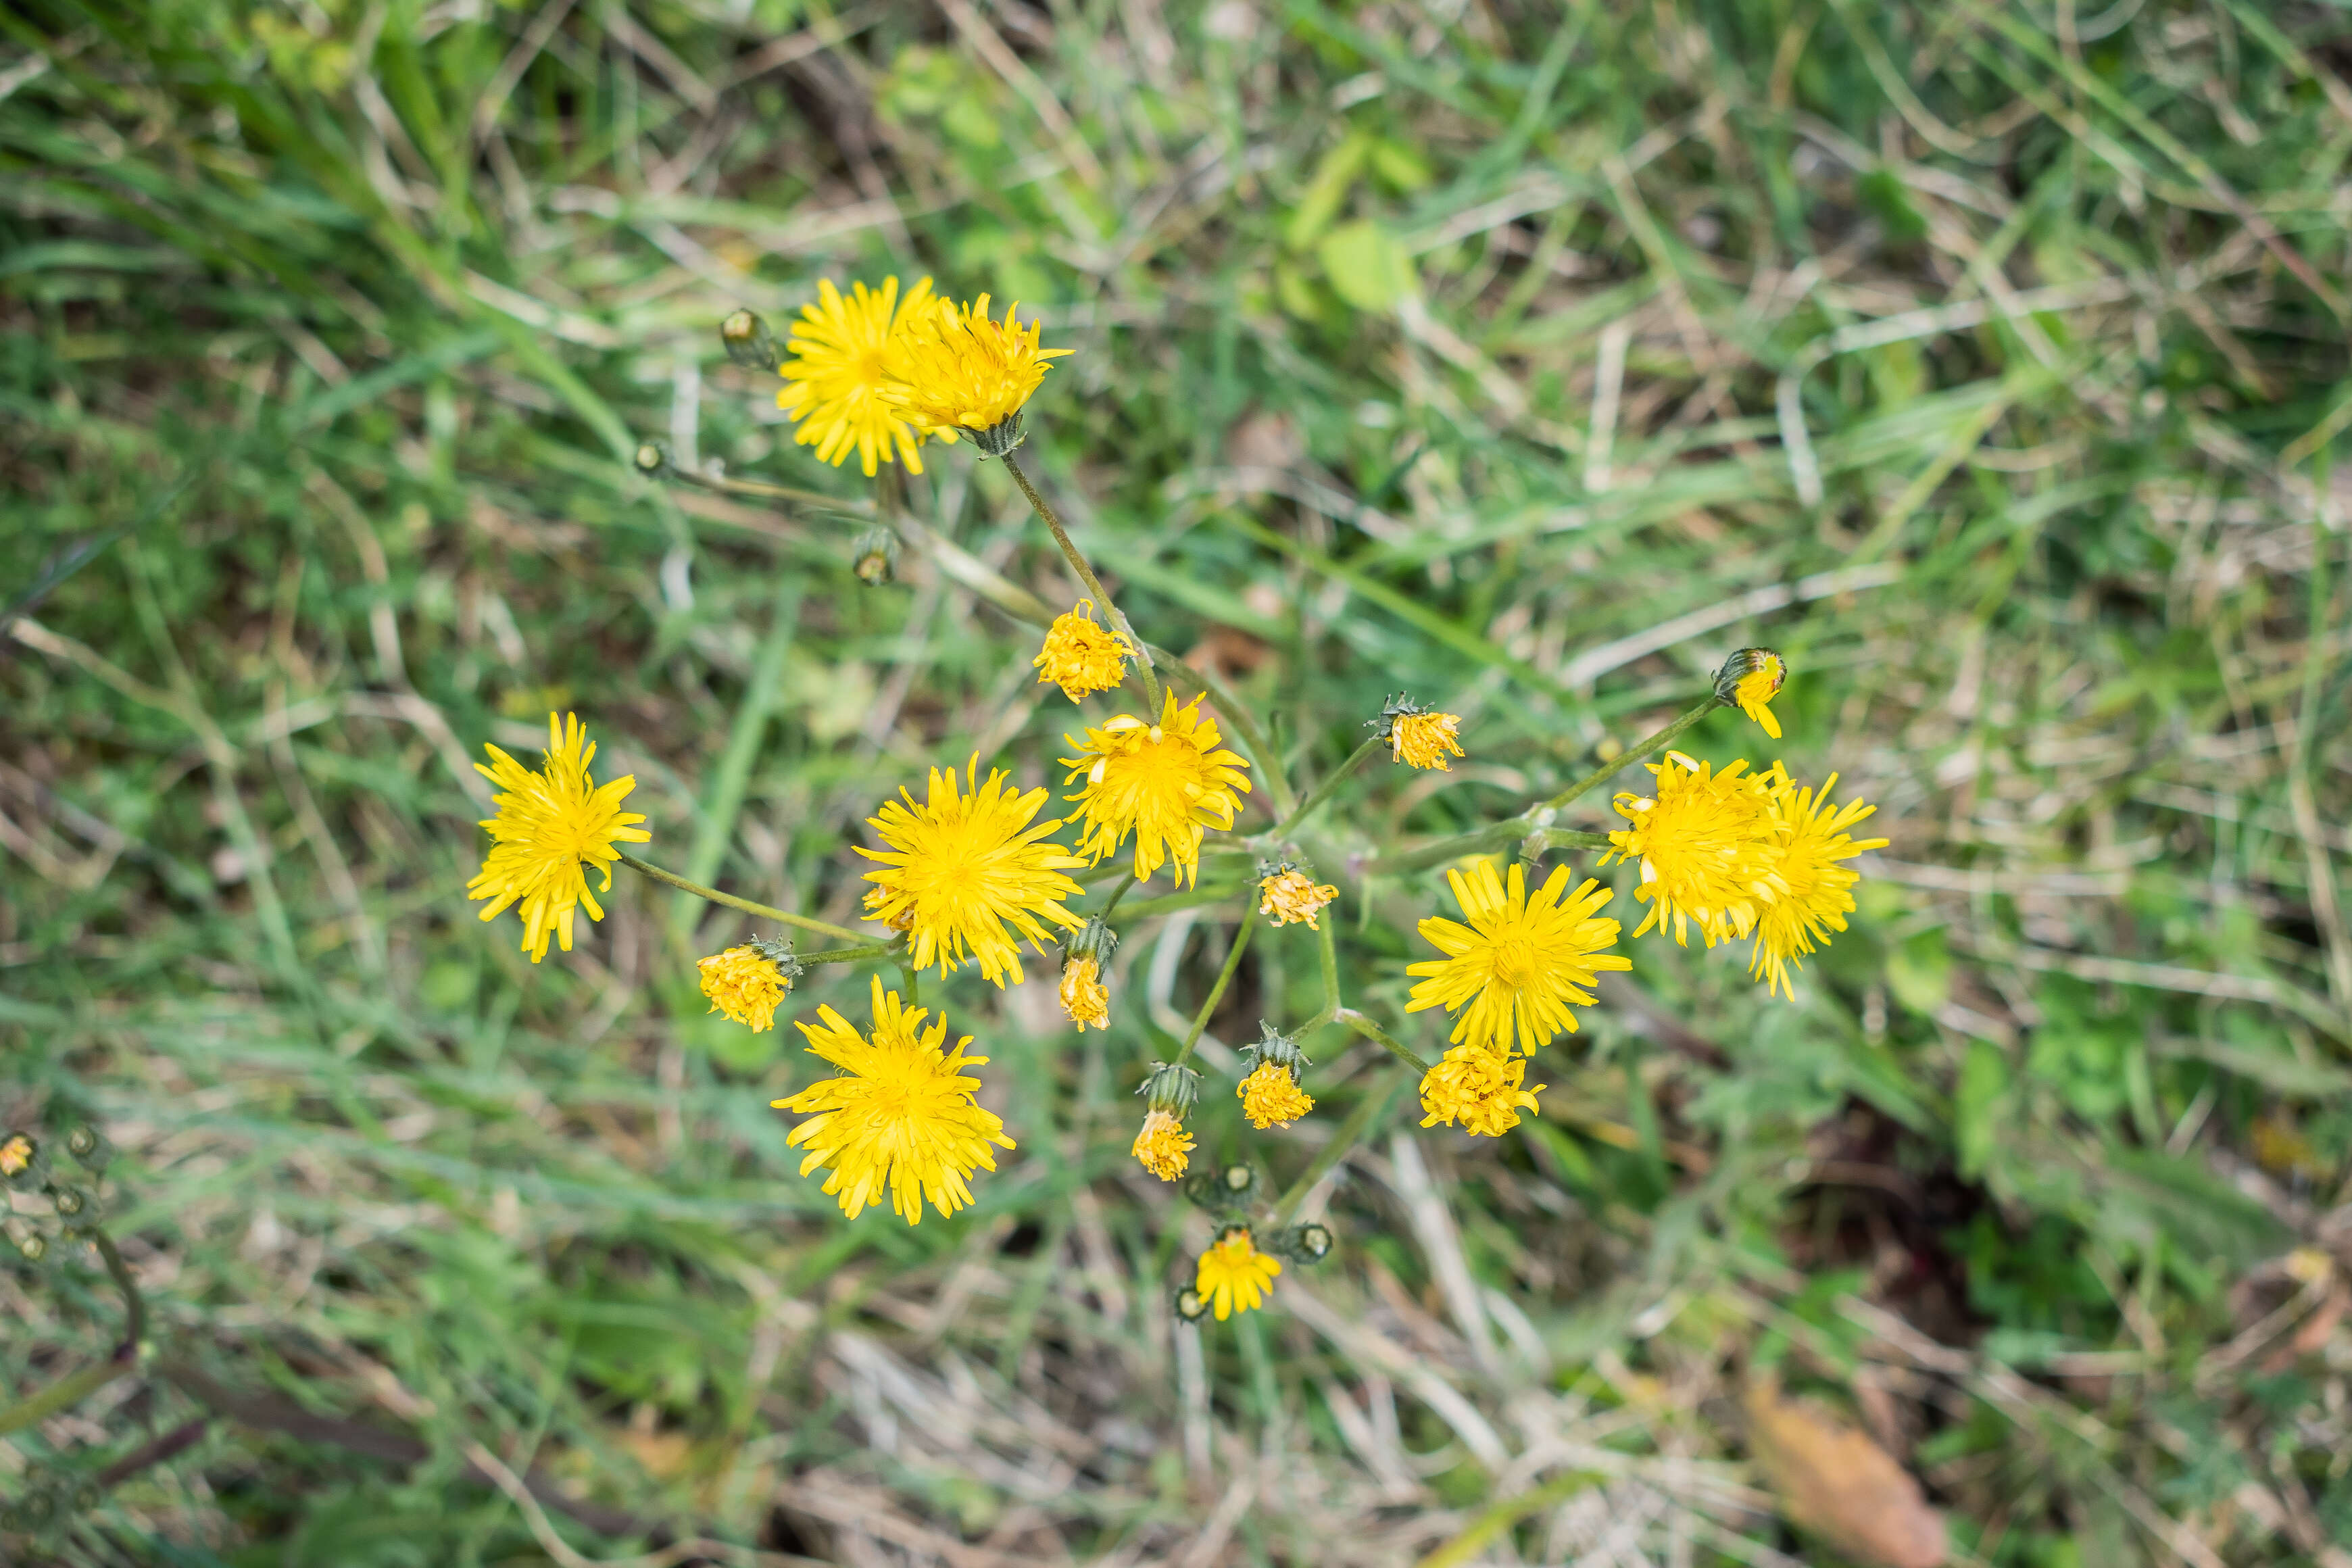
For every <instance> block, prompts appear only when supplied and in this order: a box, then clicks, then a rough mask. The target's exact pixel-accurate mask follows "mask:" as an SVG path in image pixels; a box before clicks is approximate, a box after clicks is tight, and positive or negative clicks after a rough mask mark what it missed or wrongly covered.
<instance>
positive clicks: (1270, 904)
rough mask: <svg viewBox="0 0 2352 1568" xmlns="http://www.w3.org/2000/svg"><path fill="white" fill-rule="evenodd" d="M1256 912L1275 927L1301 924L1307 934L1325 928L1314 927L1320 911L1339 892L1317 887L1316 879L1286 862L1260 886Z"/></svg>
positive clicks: (1327, 885)
mask: <svg viewBox="0 0 2352 1568" xmlns="http://www.w3.org/2000/svg"><path fill="white" fill-rule="evenodd" d="M1257 895H1258V898H1257V912H1258V913H1260V914H1262V915H1265V917H1266V918H1268V919H1269V920H1271V921H1274V923H1275V924H1276V925H1278V926H1286V925H1297V924H1300V923H1302V922H1304V924H1305V925H1306V927H1307V930H1308V931H1320V930H1322V929H1323V928H1322V927H1321V926H1319V925H1318V924H1316V923H1315V917H1316V913H1317V911H1318V910H1321V909H1322V908H1323V906H1324V905H1326V904H1328V903H1329V902H1330V901H1331V900H1334V899H1336V898H1338V897H1339V889H1337V888H1335V887H1332V886H1330V885H1329V884H1328V883H1327V884H1325V885H1324V886H1322V887H1318V886H1316V885H1315V879H1313V878H1312V877H1308V876H1305V875H1303V874H1302V873H1300V872H1298V871H1297V870H1295V869H1293V868H1291V866H1290V865H1289V864H1288V863H1287V862H1286V863H1285V864H1284V865H1283V866H1282V867H1281V868H1278V869H1277V870H1276V871H1275V872H1274V873H1273V874H1272V875H1270V876H1267V877H1265V878H1264V879H1261V880H1260V881H1259V882H1258V885H1257Z"/></svg>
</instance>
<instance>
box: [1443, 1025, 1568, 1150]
mask: <svg viewBox="0 0 2352 1568" xmlns="http://www.w3.org/2000/svg"><path fill="white" fill-rule="evenodd" d="M1527 1071H1528V1064H1527V1060H1526V1058H1522V1057H1516V1056H1513V1055H1511V1054H1510V1053H1509V1052H1507V1051H1497V1050H1493V1049H1490V1048H1488V1047H1485V1046H1476V1045H1461V1046H1455V1047H1454V1048H1453V1049H1452V1050H1449V1051H1447V1052H1446V1053H1445V1056H1444V1058H1443V1059H1442V1060H1440V1061H1439V1062H1438V1063H1437V1064H1436V1065H1435V1066H1434V1067H1432V1068H1430V1069H1429V1070H1428V1071H1427V1072H1426V1073H1423V1075H1422V1079H1421V1109H1422V1110H1423V1119H1422V1123H1421V1124H1422V1125H1423V1127H1434V1126H1436V1125H1437V1124H1438V1123H1439V1122H1441V1121H1442V1122H1444V1123H1446V1124H1447V1125H1449V1126H1450V1125H1452V1124H1453V1123H1454V1122H1456V1121H1459V1122H1460V1123H1461V1124H1462V1128H1463V1131H1465V1132H1471V1133H1475V1134H1476V1135H1477V1136H1479V1137H1482V1138H1500V1137H1501V1136H1502V1135H1503V1134H1504V1133H1506V1132H1508V1131H1510V1130H1511V1129H1512V1128H1514V1127H1517V1125H1518V1124H1519V1112H1520V1111H1521V1110H1535V1109H1536V1096H1537V1095H1538V1094H1540V1093H1542V1092H1543V1091H1544V1089H1546V1088H1548V1087H1549V1086H1548V1085H1545V1084H1540V1083H1539V1084H1538V1085H1536V1086H1535V1088H1533V1089H1522V1088H1520V1087H1519V1085H1520V1083H1521V1081H1522V1080H1523V1079H1525V1078H1526V1077H1527Z"/></svg>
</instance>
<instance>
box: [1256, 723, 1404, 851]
mask: <svg viewBox="0 0 2352 1568" xmlns="http://www.w3.org/2000/svg"><path fill="white" fill-rule="evenodd" d="M1382 744H1383V742H1381V738H1380V737H1379V736H1378V735H1374V736H1373V737H1372V738H1371V739H1370V740H1369V741H1366V742H1364V743H1363V744H1362V745H1360V746H1358V747H1357V748H1356V749H1355V750H1354V751H1353V752H1349V754H1348V760H1347V761H1346V762H1344V763H1340V764H1339V766H1338V767H1337V768H1335V769H1333V770H1332V771H1331V773H1329V774H1328V775H1327V776H1326V777H1325V778H1324V780H1323V782H1322V783H1320V784H1317V785H1316V786H1315V787H1314V789H1312V790H1310V791H1309V792H1308V793H1307V798H1306V799H1305V800H1302V801H1300V802H1299V803H1298V807H1297V810H1295V811H1293V812H1291V813H1290V815H1289V816H1286V817H1284V818H1283V820H1282V826H1279V827H1276V829H1275V830H1274V831H1273V832H1272V833H1270V834H1268V835H1267V837H1270V838H1280V837H1284V836H1285V835H1286V834H1288V833H1290V832H1292V831H1293V830H1294V829H1296V828H1297V826H1298V825H1299V824H1300V823H1302V822H1304V821H1306V820H1307V814H1308V813H1310V812H1312V811H1313V810H1314V809H1315V808H1316V807H1317V806H1318V805H1322V804H1323V803H1324V802H1325V801H1327V800H1328V799H1330V798H1331V793H1332V792H1333V791H1334V790H1336V789H1338V788H1339V786H1340V785H1341V784H1345V783H1347V782H1348V778H1349V774H1351V773H1354V772H1355V771H1356V770H1357V769H1358V768H1360V767H1362V766H1363V765H1364V764H1365V763H1368V762H1370V761H1371V759H1372V753H1373V752H1377V751H1379V750H1380V749H1381V745H1382Z"/></svg>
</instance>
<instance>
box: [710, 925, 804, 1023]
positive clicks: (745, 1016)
mask: <svg viewBox="0 0 2352 1568" xmlns="http://www.w3.org/2000/svg"><path fill="white" fill-rule="evenodd" d="M695 967H696V968H697V969H698V970H700V971H701V972H702V994H704V995H705V996H708V997H709V998H710V1010H711V1011H712V1012H714V1013H724V1014H726V1015H727V1016H729V1017H730V1018H732V1019H734V1020H735V1021H736V1022H737V1023H739V1024H741V1025H743V1026H746V1027H747V1028H750V1029H751V1030H752V1031H753V1032H754V1033H757V1032H759V1031H761V1030H764V1029H772V1028H774V1027H775V1026H776V1005H777V1004H778V1003H780V1002H782V1000H783V999H784V997H785V995H786V994H789V993H790V992H791V990H792V988H793V976H792V974H791V973H787V972H786V970H785V968H784V966H783V965H782V964H780V963H777V962H776V961H775V960H774V959H772V958H771V957H769V956H768V954H767V953H765V952H761V950H760V949H759V947H757V946H755V945H751V944H746V945H744V946H742V947H730V948H729V949H728V950H727V951H726V952H719V953H713V954H712V955H711V956H709V958H706V959H703V960H701V961H699V962H698V963H697V964H696V965H695ZM794 967H795V968H797V967H798V966H797V965H795V966H794Z"/></svg>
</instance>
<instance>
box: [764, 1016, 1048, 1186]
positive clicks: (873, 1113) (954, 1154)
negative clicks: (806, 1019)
mask: <svg viewBox="0 0 2352 1568" xmlns="http://www.w3.org/2000/svg"><path fill="white" fill-rule="evenodd" d="M873 1004H874V1033H873V1037H871V1038H870V1039H869V1038H867V1037H865V1036H862V1035H860V1034H859V1033H858V1032H857V1031H856V1029H855V1028H854V1027H852V1026H850V1023H849V1021H848V1020H847V1019H846V1018H844V1017H843V1016H841V1015H840V1014H838V1013H836V1012H835V1011H834V1010H833V1009H832V1008H830V1007H820V1008H818V1009H817V1022H818V1027H816V1028H814V1029H812V1028H810V1027H809V1026H807V1025H806V1024H801V1023H795V1024H794V1025H793V1027H794V1028H796V1029H798V1030H799V1031H800V1032H801V1033H802V1034H803V1035H806V1036H807V1037H808V1040H809V1047H808V1048H809V1050H810V1052H811V1053H812V1054H813V1055H815V1056H819V1057H823V1058H824V1059H825V1060H826V1061H829V1062H831V1063H832V1064H833V1065H834V1066H835V1067H837V1068H841V1069H842V1073H841V1076H839V1077H837V1078H829V1079H824V1080H823V1081H821V1082H818V1083H814V1084H811V1085H810V1086H809V1087H808V1088H806V1089H803V1090H801V1091H800V1092H799V1093H798V1094H795V1095H793V1096H791V1097H790V1098H788V1099H784V1100H772V1101H771V1102H770V1103H771V1104H772V1105H774V1106H775V1107H777V1108H778V1109H779V1110H798V1111H814V1112H815V1114H814V1115H813V1116H811V1117H809V1119H808V1120H807V1121H803V1122H802V1123H801V1124H800V1125H799V1126H797V1127H794V1128H793V1130H792V1132H791V1134H790V1136H788V1137H787V1138H786V1139H785V1140H784V1142H785V1143H786V1144H787V1145H788V1146H790V1147H792V1148H795V1149H797V1148H800V1147H802V1146H803V1145H806V1147H807V1149H808V1153H807V1154H806V1156H805V1157H803V1159H802V1161H801V1174H802V1175H803V1176H805V1175H807V1174H808V1173H810V1172H811V1171H814V1170H815V1169H817V1168H818V1167H819V1166H830V1167H832V1170H833V1174H831V1175H830V1176H828V1177H826V1178H825V1183H824V1192H825V1195H826V1196H828V1197H833V1196H838V1197H839V1198H840V1200H841V1212H842V1213H843V1214H845V1215H848V1216H849V1217H850V1218H851V1219H856V1217H857V1216H858V1215H859V1213H860V1212H861V1211H863V1210H864V1209H865V1207H866V1205H868V1204H878V1203H880V1202H881V1201H882V1191H883V1189H884V1188H885V1187H886V1186H887V1188H888V1189H889V1192H890V1206H891V1207H892V1208H894V1209H896V1210H897V1211H898V1215H899V1217H900V1218H902V1219H904V1220H905V1221H906V1222H907V1223H908V1225H920V1224H921V1223H922V1220H923V1204H924V1202H925V1200H927V1199H928V1200H929V1203H930V1205H931V1206H932V1207H933V1208H935V1209H937V1210H938V1211H939V1212H940V1214H942V1215H951V1214H953V1213H955V1212H956V1210H958V1209H960V1208H962V1207H963V1206H964V1205H967V1204H969V1203H971V1187H970V1186H968V1185H967V1184H966V1178H967V1177H969V1176H970V1175H971V1173H972V1172H973V1171H975V1170H981V1171H993V1170H994V1169H996V1155H995V1152H994V1151H993V1150H992V1149H991V1147H990V1145H992V1144H994V1145H996V1146H998V1147H1001V1148H1005V1149H1010V1148H1012V1147H1013V1140H1012V1139H1010V1138H1007V1137H1005V1136H1004V1123H1003V1121H999V1120H998V1119H997V1118H996V1117H995V1116H994V1115H993V1114H992V1113H991V1112H989V1111H987V1110H982V1109H981V1108H980V1107H979V1106H977V1105H975V1104H973V1103H972V1099H971V1091H972V1090H974V1089H978V1088H979V1087H980V1080H979V1079H976V1078H966V1077H964V1076H962V1074H963V1069H964V1068H973V1067H979V1066H981V1065H982V1063H984V1062H986V1061H987V1060H988V1058H986V1057H967V1056H965V1055H964V1054H963V1048H964V1047H966V1046H968V1045H970V1044H971V1036H970V1035H966V1036H964V1037H962V1038H961V1039H960V1040H958V1041H957V1042H956V1043H955V1049H954V1050H952V1051H950V1050H948V1049H946V1048H945V1047H946V1041H947V1033H948V1025H947V1020H946V1019H945V1018H941V1019H940V1021H939V1022H938V1023H937V1024H935V1025H933V1026H931V1028H930V1030H929V1033H925V1032H924V1030H923V1020H924V1019H925V1018H926V1017H928V1016H929V1009H927V1008H922V1007H915V1008H908V1007H904V1006H901V1005H900V1004H899V1001H898V993H897V992H895V991H892V992H887V993H886V992H885V991H884V990H883V989H882V980H881V977H880V976H879V975H877V976H876V977H875V979H874V993H873Z"/></svg>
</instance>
